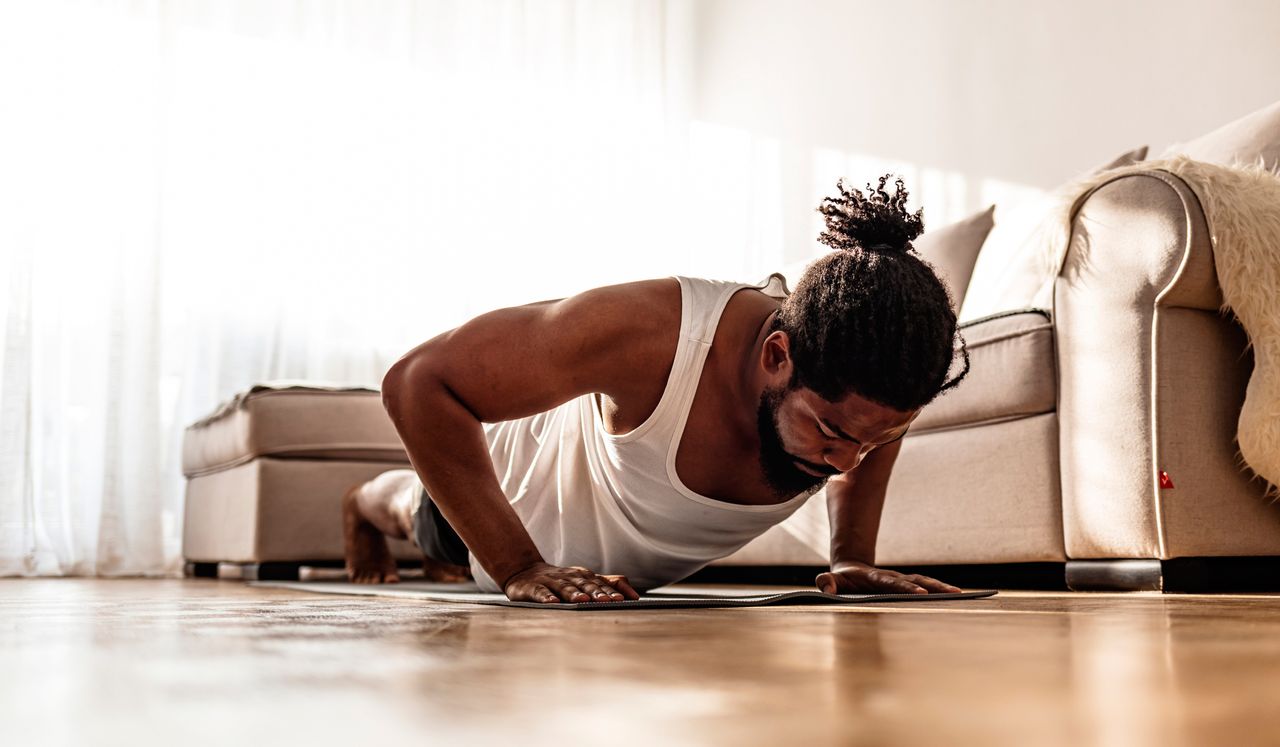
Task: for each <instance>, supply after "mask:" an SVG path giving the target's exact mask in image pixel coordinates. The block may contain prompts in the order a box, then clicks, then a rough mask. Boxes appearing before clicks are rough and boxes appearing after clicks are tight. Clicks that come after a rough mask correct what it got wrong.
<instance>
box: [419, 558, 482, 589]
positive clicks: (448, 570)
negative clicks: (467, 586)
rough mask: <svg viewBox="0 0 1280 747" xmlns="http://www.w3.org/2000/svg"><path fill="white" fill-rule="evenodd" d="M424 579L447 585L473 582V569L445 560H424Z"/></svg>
mask: <svg viewBox="0 0 1280 747" xmlns="http://www.w3.org/2000/svg"><path fill="white" fill-rule="evenodd" d="M422 577H423V578H424V579H425V580H427V581H438V582H440V583H445V584H456V583H461V582H463V581H470V580H471V569H470V568H468V567H466V566H465V565H454V564H453V563H446V562H444V561H443V560H433V559H432V558H427V557H424V558H423V559H422Z"/></svg>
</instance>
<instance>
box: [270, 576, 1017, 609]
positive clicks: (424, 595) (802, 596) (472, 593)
mask: <svg viewBox="0 0 1280 747" xmlns="http://www.w3.org/2000/svg"><path fill="white" fill-rule="evenodd" d="M249 585H250V586H261V587H271V588H277V589H295V590H297V591H311V592H315V593H317V594H355V595H360V596H375V597H404V598H410V599H432V600H435V601H439V602H469V603H472V604H492V605H500V606H502V607H531V608H534V609H544V610H577V611H582V610H627V609H639V608H646V607H662V608H666V609H672V608H689V607H766V606H770V605H802V604H808V605H837V606H838V605H846V604H861V603H864V602H944V601H950V600H953V599H980V598H982V597H990V596H995V594H996V592H995V591H960V592H948V593H937V594H826V593H823V592H821V591H818V590H817V589H813V590H801V591H785V592H760V591H749V590H746V589H709V588H705V587H693V586H691V587H687V589H680V590H677V589H672V588H671V587H665V588H663V589H655V590H653V591H650V592H648V593H645V594H641V595H640V598H639V599H637V600H632V599H624V600H623V601H621V602H556V603H550V604H547V603H542V602H513V601H511V600H510V599H507V597H506V595H504V594H491V593H486V592H483V591H480V589H479V587H477V586H476V585H475V584H474V583H465V584H441V583H433V582H430V581H401V582H400V583H398V584H353V583H348V582H345V581H255V582H251V583H250V584H249Z"/></svg>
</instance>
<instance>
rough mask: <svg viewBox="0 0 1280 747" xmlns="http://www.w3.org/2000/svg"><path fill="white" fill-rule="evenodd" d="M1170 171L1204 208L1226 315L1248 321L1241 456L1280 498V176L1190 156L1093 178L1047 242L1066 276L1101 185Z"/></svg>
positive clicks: (1080, 187)
mask: <svg viewBox="0 0 1280 747" xmlns="http://www.w3.org/2000/svg"><path fill="white" fill-rule="evenodd" d="M1152 170H1162V171H1168V172H1171V173H1173V174H1176V175H1177V176H1178V177H1180V178H1181V179H1182V180H1183V181H1185V182H1186V183H1187V184H1188V186H1190V187H1191V190H1192V191H1193V192H1195V194H1196V197H1198V198H1199V199H1200V204H1201V206H1202V207H1203V208H1204V213H1205V219H1206V221H1207V223H1208V226H1209V236H1210V240H1211V243H1212V245H1213V261H1214V265H1215V267H1216V268H1217V272H1218V284H1219V286H1221V288H1222V297H1223V307H1222V310H1223V311H1224V312H1230V313H1232V314H1234V315H1235V317H1236V319H1238V320H1239V321H1240V325H1241V326H1242V327H1244V330H1245V332H1246V334H1247V335H1248V337H1249V344H1250V346H1251V347H1252V348H1253V355H1254V368H1253V374H1252V376H1251V377H1250V379H1249V386H1248V389H1247V390H1246V393H1245V400H1244V406H1243V407H1242V408H1241V410H1240V421H1239V424H1238V427H1237V431H1236V440H1237V443H1238V444H1239V446H1240V456H1241V458H1242V459H1243V460H1244V462H1245V464H1247V465H1248V466H1249V467H1250V468H1251V469H1252V470H1253V471H1254V472H1255V473H1256V474H1257V475H1258V476H1259V477H1261V478H1262V479H1264V480H1266V481H1267V483H1268V484H1269V488H1270V489H1269V491H1268V492H1269V494H1270V496H1271V497H1272V498H1275V497H1277V496H1280V174H1276V173H1273V172H1271V171H1268V170H1266V169H1265V168H1264V167H1262V166H1261V165H1259V166H1253V167H1235V168H1228V167H1225V166H1217V165H1214V164H1210V163H1203V162H1201V161H1193V160H1191V159H1190V158H1187V157H1185V156H1178V157H1175V158H1171V159H1168V160H1160V161H1145V162H1142V163H1137V164H1133V165H1132V166H1124V167H1121V168H1118V169H1112V170H1110V171H1104V172H1102V173H1099V174H1095V175H1091V176H1089V177H1086V178H1085V179H1083V180H1081V181H1079V182H1076V183H1075V184H1073V185H1071V186H1070V187H1068V188H1067V189H1065V190H1063V191H1061V192H1060V193H1059V194H1061V195H1062V196H1063V200H1062V201H1061V202H1059V203H1058V204H1057V205H1056V206H1055V209H1054V212H1053V214H1052V215H1051V216H1050V218H1049V219H1048V220H1047V221H1046V222H1045V223H1044V229H1045V231H1046V232H1048V235H1047V236H1046V235H1042V236H1041V237H1039V238H1040V239H1041V240H1040V242H1039V245H1040V246H1041V247H1045V248H1046V250H1047V251H1048V252H1049V255H1048V256H1047V257H1045V258H1044V259H1045V260H1047V262H1048V264H1049V265H1050V267H1051V268H1052V269H1053V272H1052V274H1051V275H1050V277H1056V276H1057V275H1058V272H1057V270H1060V269H1061V267H1062V263H1063V261H1064V259H1065V258H1066V251H1067V246H1068V242H1069V241H1070V240H1071V217H1072V214H1073V213H1074V212H1075V208H1076V206H1077V204H1078V203H1079V201H1080V200H1081V199H1082V198H1083V197H1084V196H1085V195H1086V194H1087V193H1088V192H1089V191H1090V190H1092V189H1093V188H1094V187H1097V186H1099V185H1101V184H1102V183H1104V182H1106V181H1109V180H1111V179H1113V178H1115V177H1116V176H1117V175H1121V174H1130V173H1139V172H1143V171H1152Z"/></svg>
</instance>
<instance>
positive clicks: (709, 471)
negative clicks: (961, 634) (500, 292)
mask: <svg viewBox="0 0 1280 747" xmlns="http://www.w3.org/2000/svg"><path fill="white" fill-rule="evenodd" d="M887 179H888V177H885V178H882V179H880V183H879V186H878V188H875V189H872V188H871V187H870V185H868V192H867V193H866V194H865V195H864V193H863V192H862V191H861V190H856V189H855V190H852V191H849V190H846V189H845V187H844V185H843V184H841V185H840V186H839V191H840V194H839V195H838V196H837V197H833V198H828V199H825V200H823V203H822V205H821V206H820V208H819V210H820V211H821V212H822V213H823V215H824V216H825V218H826V225H827V230H826V231H825V232H824V233H823V234H822V235H821V240H822V241H823V242H824V243H826V244H827V245H829V246H830V247H832V249H834V251H832V252H831V253H830V254H828V255H826V256H824V257H822V258H820V259H818V260H816V261H815V262H813V263H812V264H810V265H809V267H808V268H807V269H806V271H805V273H804V275H803V276H802V277H801V278H800V280H799V282H798V283H797V284H796V288H795V291H794V293H792V294H791V295H789V296H787V297H786V298H785V300H779V299H777V298H774V297H771V296H769V295H766V294H765V293H764V292H762V291H763V290H764V287H763V285H755V286H753V285H744V284H738V283H729V282H721V281H711V280H700V279H694V278H685V277H678V278H665V279H660V280H646V281H641V282H634V283H626V284H622V285H613V286H608V287H603V288H597V289H594V290H589V291H586V292H584V293H580V294H578V295H575V296H572V297H570V298H565V299H561V300H557V301H547V302H542V303H535V304H529V305H527V306H519V307H515V308H507V309H500V310H498V311H493V312H490V313H487V314H484V315H482V316H479V317H477V318H475V319H473V320H472V321H470V322H467V323H466V324H463V325H462V326H460V327H458V328H456V329H454V330H451V331H449V332H446V333H444V334H441V335H439V336H438V337H435V338H433V339H431V340H428V341H427V342H425V343H423V344H421V345H419V346H418V347H416V348H414V349H413V350H412V351H410V352H409V353H407V354H406V355H404V356H403V357H402V358H401V359H400V360H399V361H398V362H397V363H396V364H395V365H394V366H392V368H391V369H390V371H389V372H388V373H387V375H386V378H385V379H384V381H383V390H382V397H383V402H384V403H385V405H386V408H387V411H388V412H389V413H390V415H391V419H392V421H393V422H394V424H395V427H396V429H397V431H398V432H399V433H400V436H401V438H402V439H403V441H404V446H405V449H406V450H407V452H408V455H409V460H410V462H411V463H412V466H413V469H412V470H408V469H404V470H393V471H390V472H386V473H384V474H382V475H380V476H378V477H377V478H375V479H373V480H371V481H369V482H367V483H364V484H361V485H357V486H355V487H353V488H352V489H351V490H350V491H348V493H347V495H346V496H345V497H344V499H343V520H344V530H345V535H346V536H345V539H346V559H347V571H348V574H349V576H350V578H351V579H352V580H354V581H357V582H363V583H381V582H394V581H397V580H398V575H397V572H396V566H395V561H394V560H393V558H392V557H391V554H390V552H389V551H388V549H387V544H386V539H385V536H384V535H386V536H391V537H396V538H408V539H411V540H413V541H414V542H415V543H416V544H417V545H418V547H419V548H420V549H421V550H422V552H423V554H424V557H425V558H426V561H425V564H426V567H427V568H428V571H429V574H428V575H429V577H432V578H437V579H449V578H458V579H461V578H465V577H467V576H472V577H474V579H475V581H476V583H477V584H478V585H479V586H480V588H482V589H484V590H487V591H494V592H497V591H501V592H503V593H505V594H506V595H507V597H509V598H510V599H512V600H516V601H535V602H557V601H565V602H585V601H595V602H609V601H616V600H622V599H635V598H637V597H638V593H637V591H638V590H646V589H651V588H654V587H656V586H661V585H663V584H668V583H673V582H675V581H678V580H680V579H682V578H685V577H686V576H688V575H689V574H691V573H693V572H694V571H696V570H698V569H700V568H702V567H703V566H705V565H706V564H708V563H710V562H711V561H713V560H715V559H717V558H721V557H724V556H726V555H729V554H730V553H732V552H734V551H735V550H737V549H738V548H740V547H742V546H743V545H745V544H746V543H747V542H749V541H750V540H752V539H753V538H755V537H757V536H759V535H760V534H761V533H762V532H764V531H765V530H766V529H768V528H769V527H771V526H773V525H775V524H777V523H779V522H781V521H782V520H784V519H786V518H787V517H788V516H790V515H791V514H792V513H794V512H795V511H796V509H798V508H799V507H800V506H801V504H803V503H804V502H805V500H807V499H808V498H809V497H810V496H811V495H813V494H814V493H815V492H817V491H818V489H820V488H821V487H823V486H824V485H825V486H826V498H827V506H828V513H829V516H830V518H831V570H830V571H829V572H825V573H822V574H820V575H819V576H818V577H817V578H816V580H815V583H816V585H817V587H818V588H819V589H821V590H823V591H827V592H854V591H859V592H862V591H867V592H915V593H927V592H930V591H939V592H947V591H959V589H957V588H956V587H954V586H950V585H948V584H945V583H942V582H941V581H937V580H935V579H932V578H928V577H926V576H921V575H903V574H900V573H897V572H894V571H890V570H885V569H879V568H876V567H875V566H874V562H875V543H876V534H877V531H878V529H879V524H880V514H881V509H882V506H883V503H884V496H885V491H886V487H887V484H888V480H889V475H890V471H891V469H892V468H893V464H894V460H895V459H896V457H897V455H898V451H899V449H900V447H901V443H902V442H901V439H902V437H903V436H904V435H905V434H906V432H907V429H908V428H910V426H911V423H912V421H913V420H914V418H915V417H916V415H917V414H918V413H919V411H920V409H921V408H922V407H923V406H924V405H926V404H927V403H928V402H930V401H931V400H932V399H933V398H934V397H936V396H937V395H938V394H939V393H941V392H943V391H945V390H947V389H949V388H950V387H953V386H955V385H956V384H957V383H958V382H959V381H960V379H961V378H963V376H964V375H965V373H966V372H967V371H968V355H967V353H966V352H965V350H964V346H963V341H962V340H961V339H960V338H959V336H958V333H957V328H956V314H955V310H954V309H953V307H952V302H951V299H950V297H949V296H948V293H947V291H946V289H945V288H944V286H943V285H942V283H941V282H940V281H939V280H938V278H937V276H936V275H935V274H934V272H933V270H932V269H931V268H930V266H929V265H928V264H926V263H925V262H924V261H923V260H921V259H920V258H919V256H918V255H917V254H916V253H915V252H914V250H913V247H912V241H913V240H914V239H915V238H916V237H917V236H918V235H919V234H920V232H921V231H922V229H923V222H922V219H921V213H920V212H918V211H917V212H916V213H914V214H913V213H909V212H907V210H906V208H905V203H906V199H907V192H906V190H905V189H904V188H903V184H902V182H901V180H898V181H897V182H896V185H895V188H894V191H893V193H890V192H889V191H887V190H886V189H885V184H886V181H887ZM957 358H958V359H959V361H960V363H961V365H960V368H961V370H960V371H959V373H958V374H957V375H955V376H950V377H949V373H950V371H951V369H952V367H953V364H954V363H955V362H956V361H957Z"/></svg>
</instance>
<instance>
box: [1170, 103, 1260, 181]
mask: <svg viewBox="0 0 1280 747" xmlns="http://www.w3.org/2000/svg"><path fill="white" fill-rule="evenodd" d="M1178 154H1183V155H1187V156H1190V157H1191V158H1194V159H1195V160H1197V161H1207V162H1209V163H1216V164H1219V165H1221V166H1238V165H1245V166H1252V165H1254V164H1257V163H1261V164H1262V165H1263V166H1265V167H1266V168H1268V169H1271V170H1273V171H1274V170H1275V169H1276V168H1277V167H1280V101H1277V102H1276V103H1274V104H1271V105H1270V106H1265V107H1263V108H1261V109H1259V110H1258V111H1256V112H1252V113H1250V114H1246V115H1245V116H1243V117H1241V118H1240V119H1237V120H1235V121H1234V122H1230V123H1228V124H1225V125H1223V126H1222V127H1219V128H1218V129H1216V130H1214V131H1213V132H1210V133H1207V134H1205V135H1201V136H1200V137H1198V138H1196V139H1195V140H1191V141H1189V142H1186V143H1180V144H1177V145H1172V146H1170V147H1169V149H1168V150H1166V151H1165V152H1164V154H1163V155H1162V158H1171V157H1173V156H1175V155H1178Z"/></svg>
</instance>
